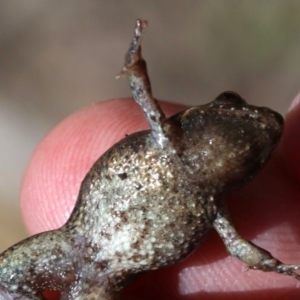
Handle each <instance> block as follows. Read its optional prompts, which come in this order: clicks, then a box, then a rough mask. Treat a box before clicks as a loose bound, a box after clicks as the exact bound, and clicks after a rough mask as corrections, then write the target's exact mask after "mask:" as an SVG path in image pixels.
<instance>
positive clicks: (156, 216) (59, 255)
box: [0, 19, 300, 300]
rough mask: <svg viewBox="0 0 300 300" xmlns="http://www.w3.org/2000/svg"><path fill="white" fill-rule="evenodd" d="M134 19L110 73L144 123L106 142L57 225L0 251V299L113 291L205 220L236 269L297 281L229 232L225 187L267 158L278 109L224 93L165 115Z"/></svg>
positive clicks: (173, 255) (140, 25)
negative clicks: (121, 80)
mask: <svg viewBox="0 0 300 300" xmlns="http://www.w3.org/2000/svg"><path fill="white" fill-rule="evenodd" d="M147 24H148V23H147V21H145V20H142V19H138V20H137V21H136V26H135V31H134V37H133V39H132V41H131V43H130V46H129V49H128V51H127V53H126V55H125V64H124V67H123V69H122V71H121V73H120V75H119V77H122V76H127V77H128V79H129V85H130V88H131V92H132V96H133V98H134V100H135V101H136V103H137V104H138V105H139V106H140V107H141V109H142V111H143V112H144V115H145V117H146V119H147V121H148V124H149V126H150V129H149V130H144V131H140V132H136V133H133V134H130V135H128V136H126V137H125V138H124V139H122V140H120V141H119V142H118V143H116V144H115V145H114V146H112V147H111V148H110V149H108V150H107V151H106V152H105V153H104V154H103V155H102V156H101V157H100V158H99V159H98V160H97V161H96V162H95V163H94V165H93V166H92V167H91V169H90V171H89V172H88V173H87V175H86V176H85V178H84V179H83V181H82V184H81V188H80V191H79V195H78V198H77V201H76V204H75V207H74V209H73V211H72V213H71V215H70V217H69V219H68V221H67V222H66V223H65V225H63V226H62V227H61V228H59V229H56V230H52V231H47V232H42V233H39V234H36V235H34V236H31V237H29V238H26V239H25V240H23V241H21V242H19V243H17V244H15V245H13V246H12V247H10V248H8V249H7V250H6V251H4V252H3V253H2V254H1V255H0V299H1V300H8V299H19V300H29V299H30V300H38V299H39V300H41V299H45V296H44V295H43V292H44V291H46V290H57V291H60V299H62V300H75V299H76V300H81V299H85V300H95V299H102V300H113V299H120V292H121V291H122V289H123V288H124V287H125V286H127V285H128V284H130V283H131V282H132V281H134V280H135V279H136V278H137V277H139V276H141V275H142V274H143V273H145V272H147V271H151V270H156V269H159V268H163V267H168V266H171V265H174V264H177V263H179V262H181V261H182V260H184V259H185V258H186V257H188V256H189V255H190V254H191V253H192V252H193V251H194V250H195V249H197V248H198V247H199V246H200V244H201V243H202V242H203V240H204V238H205V237H206V236H207V234H208V233H209V232H210V231H211V230H212V229H214V230H215V231H216V232H217V233H218V235H219V236H220V238H221V239H222V241H223V243H224V245H225V247H226V249H227V251H228V252H229V254H230V255H232V256H234V257H236V258H237V259H239V260H241V261H242V262H243V263H244V264H245V266H246V268H248V269H253V270H260V271H264V272H275V273H279V274H282V275H286V276H290V277H293V278H295V279H296V280H300V275H299V274H297V271H298V270H299V269H300V266H299V265H289V264H284V263H283V262H281V261H280V260H278V259H277V258H275V257H273V256H272V254H271V253H270V252H268V251H267V250H265V249H263V248H261V247H259V246H257V245H255V244H254V243H252V242H250V241H247V240H245V239H244V238H243V237H242V236H241V235H240V234H239V233H238V231H237V229H236V228H235V226H234V223H233V221H232V220H231V217H230V213H229V212H228V210H227V208H226V204H225V198H226V197H225V196H227V195H228V194H230V193H231V192H232V191H234V190H236V189H237V188H239V187H240V186H242V185H243V184H244V183H246V182H248V181H250V180H251V179H252V178H253V177H254V176H255V175H256V174H257V172H258V171H259V170H261V169H262V167H263V166H264V165H265V164H266V162H267V161H268V160H269V159H270V157H271V154H272V152H273V150H274V149H275V147H276V145H277V144H278V143H279V141H280V138H281V136H282V133H283V128H284V121H283V117H282V116H281V115H280V114H279V113H277V112H275V111H273V110H271V109H270V108H266V107H258V106H254V105H250V104H248V103H247V102H246V101H245V100H244V99H243V98H242V97H241V96H239V95H238V94H237V93H235V92H230V91H229V92H224V93H222V94H220V95H219V96H218V97H217V98H216V99H215V100H213V101H212V102H210V103H208V104H204V105H199V106H195V107H191V108H187V109H186V110H183V111H181V112H179V113H177V114H175V115H174V116H171V117H169V118H166V116H165V114H164V112H163V111H162V109H161V107H160V105H159V102H158V101H157V100H156V99H155V98H154V96H153V94H152V90H151V84H150V79H149V76H148V72H147V67H146V62H145V60H144V59H143V57H142V53H141V40H142V37H143V34H144V31H145V29H146V27H147Z"/></svg>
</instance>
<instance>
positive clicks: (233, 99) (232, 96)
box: [214, 92, 246, 105]
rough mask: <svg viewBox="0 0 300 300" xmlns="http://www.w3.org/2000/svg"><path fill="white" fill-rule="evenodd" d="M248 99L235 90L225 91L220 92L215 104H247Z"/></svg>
mask: <svg viewBox="0 0 300 300" xmlns="http://www.w3.org/2000/svg"><path fill="white" fill-rule="evenodd" d="M245 103H246V101H245V100H244V99H243V98H242V97H241V96H240V95H239V94H237V93H235V92H224V93H222V94H220V95H219V96H218V97H217V98H216V99H215V100H214V104H219V105H222V104H225V105H229V104H231V105H236V104H245Z"/></svg>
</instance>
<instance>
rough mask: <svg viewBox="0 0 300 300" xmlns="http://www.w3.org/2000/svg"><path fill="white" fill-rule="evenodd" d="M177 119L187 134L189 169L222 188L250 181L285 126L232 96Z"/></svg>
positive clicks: (270, 114) (277, 118)
mask: <svg viewBox="0 0 300 300" xmlns="http://www.w3.org/2000/svg"><path fill="white" fill-rule="evenodd" d="M173 118H175V119H174V120H176V121H177V122H180V126H181V128H182V130H183V136H184V151H183V156H182V159H183V160H184V163H185V164H186V165H187V168H188V170H189V171H190V173H191V174H195V175H196V176H197V178H198V180H200V181H201V182H202V183H203V184H211V185H213V186H215V188H217V189H221V190H224V189H227V188H228V187H231V186H236V185H239V184H240V183H242V182H244V181H246V180H248V179H250V178H251V177H252V176H253V175H254V174H255V172H256V171H257V170H259V169H260V168H261V167H262V166H263V165H264V163H265V162H266V160H267V159H268V158H269V157H270V154H271V153H272V151H273V149H274V147H275V146H276V145H277V143H278V141H279V139H280V136H281V134H282V131H283V123H284V121H283V118H282V116H281V115H280V114H278V113H277V112H275V111H273V110H271V109H269V108H265V107H256V106H252V105H249V104H247V103H246V101H245V100H244V99H242V98H241V97H240V96H239V95H238V94H236V93H233V92H225V93H222V94H221V95H220V96H218V97H217V98H216V99H215V100H214V101H213V102H211V103H209V104H206V105H202V106H197V107H193V108H190V109H188V110H186V111H184V112H182V113H179V114H178V115H176V116H174V117H173Z"/></svg>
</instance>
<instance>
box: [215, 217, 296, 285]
mask: <svg viewBox="0 0 300 300" xmlns="http://www.w3.org/2000/svg"><path fill="white" fill-rule="evenodd" d="M213 226H214V228H215V229H216V231H217V232H218V233H219V235H220V237H221V238H222V240H223V242H224V244H225V246H226V249H227V251H228V252H229V253H230V254H231V255H233V256H235V257H237V258H238V259H240V260H241V261H243V262H244V263H245V264H246V265H247V268H248V269H253V270H261V271H264V272H275V273H280V274H284V275H288V276H291V277H293V278H296V279H298V280H300V275H298V274H297V273H295V272H294V271H297V270H299V269H300V266H297V265H286V264H283V263H282V262H281V261H279V260H278V259H276V258H275V257H273V256H272V255H271V253H270V252H268V251H266V250H265V249H263V248H260V247H258V246H256V245H254V244H253V243H251V242H249V241H246V240H244V239H243V238H242V237H241V236H240V235H239V234H238V232H237V231H236V229H235V228H234V225H233V224H232V222H231V220H230V217H229V215H228V213H223V212H222V213H221V212H220V213H218V215H217V217H216V219H215V220H214V222H213Z"/></svg>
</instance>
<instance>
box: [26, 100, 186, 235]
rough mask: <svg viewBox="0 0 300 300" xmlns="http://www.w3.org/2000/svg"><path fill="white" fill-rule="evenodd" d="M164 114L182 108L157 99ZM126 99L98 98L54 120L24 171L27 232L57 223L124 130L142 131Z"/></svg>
mask: <svg viewBox="0 0 300 300" xmlns="http://www.w3.org/2000/svg"><path fill="white" fill-rule="evenodd" d="M162 107H163V110H164V111H165V112H166V114H173V113H175V112H177V111H179V110H180V109H182V106H179V105H173V104H170V103H162ZM147 128H148V125H147V123H146V121H145V118H144V116H143V113H142V112H141V110H140V108H139V107H138V105H136V104H135V103H134V101H133V100H132V99H113V100H108V101H104V102H99V103H96V104H93V105H91V106H88V107H86V108H84V109H82V110H80V111H78V112H75V113H74V114H72V115H71V116H69V117H68V118H66V119H65V120H63V121H62V122H60V123H59V124H58V125H57V126H56V127H55V128H54V129H53V130H52V131H50V132H49V133H48V134H47V136H46V137H45V138H44V139H43V140H42V141H41V143H40V144H39V145H38V146H37V148H36V150H35V152H34V154H33V156H32V158H31V160H30V162H29V164H28V167H27V170H26V172H25V175H24V179H23V183H22V188H21V209H22V213H23V218H24V222H25V224H26V226H27V229H28V231H29V232H30V233H31V234H35V233H38V232H42V231H46V230H50V229H55V228H58V227H60V226H62V225H63V224H64V223H65V222H66V220H67V219H68V217H69V215H70V213H71V211H72V210H73V207H74V204H75V201H76V199H77V195H78V192H79V188H80V184H81V181H82V179H83V178H84V176H85V175H86V173H87V172H88V170H89V169H90V167H91V166H92V165H93V163H94V162H95V161H96V160H97V159H98V158H99V157H100V156H101V155H102V154H103V153H104V151H106V150H107V149H108V148H109V147H111V146H112V145H113V144H114V143H116V142H117V141H119V140H120V139H122V138H124V137H125V135H126V134H131V133H133V132H135V131H139V130H144V129H147Z"/></svg>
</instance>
